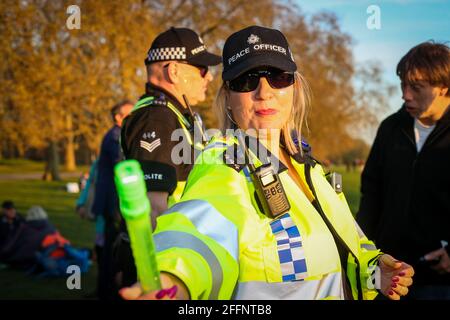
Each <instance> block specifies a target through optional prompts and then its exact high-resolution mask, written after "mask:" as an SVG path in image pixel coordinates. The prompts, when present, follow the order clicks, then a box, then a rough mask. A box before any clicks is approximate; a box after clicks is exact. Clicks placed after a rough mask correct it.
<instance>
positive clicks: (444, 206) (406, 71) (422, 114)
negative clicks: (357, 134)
mask: <svg viewBox="0 0 450 320" xmlns="http://www.w3.org/2000/svg"><path fill="white" fill-rule="evenodd" d="M397 75H398V76H399V78H400V80H401V89H402V94H403V96H402V98H403V100H404V104H403V106H402V107H401V109H400V110H399V111H397V112H396V113H394V114H392V115H391V116H389V117H388V118H387V119H385V120H384V121H383V122H382V123H381V125H380V127H379V129H378V132H377V135H376V137H375V141H374V143H373V145H372V149H371V151H370V154H369V157H368V160H367V162H366V165H365V168H364V171H363V173H362V177H361V193H362V198H361V203H360V208H359V212H358V214H357V221H358V223H359V224H360V226H361V228H362V229H363V230H364V232H365V233H366V234H367V235H368V236H369V237H370V238H372V239H374V240H375V242H376V244H377V246H378V247H379V248H381V250H385V251H388V252H391V253H392V254H394V255H395V256H396V257H397V258H399V259H402V260H406V261H410V262H411V264H412V265H413V267H414V269H415V270H416V276H415V280H414V285H413V286H412V287H411V293H410V295H409V297H410V298H411V299H447V300H449V299H450V258H449V252H450V250H449V246H448V242H449V241H450V170H449V164H450V112H449V109H450V49H449V47H448V46H447V45H445V44H439V43H434V42H424V43H421V44H419V45H417V46H415V47H414V48H412V49H411V50H409V52H408V53H407V54H406V55H405V56H404V57H403V58H402V59H401V60H400V62H399V63H398V65H397Z"/></svg>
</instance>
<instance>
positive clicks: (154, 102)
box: [132, 96, 204, 208]
mask: <svg viewBox="0 0 450 320" xmlns="http://www.w3.org/2000/svg"><path fill="white" fill-rule="evenodd" d="M161 105H164V106H166V107H167V108H169V109H170V110H171V111H172V112H173V113H174V114H175V115H176V117H177V120H178V123H179V124H180V125H181V128H182V129H183V132H184V134H185V136H186V139H187V141H188V142H189V144H190V145H191V146H194V148H196V149H197V150H203V147H204V146H203V145H202V144H201V143H196V144H194V142H193V137H192V135H191V131H192V130H193V128H192V124H191V123H190V122H189V121H188V120H187V119H186V117H185V116H184V115H183V114H182V113H181V112H180V111H179V110H178V109H177V107H175V106H174V105H173V104H172V103H171V102H170V101H168V100H161V99H157V98H156V97H154V96H147V97H145V98H142V99H141V100H139V101H138V102H137V103H136V104H135V106H134V107H133V110H132V112H136V111H137V110H139V109H141V108H144V107H152V106H161ZM185 185H186V181H178V182H177V187H176V188H175V190H174V192H173V193H172V194H171V195H170V196H169V198H168V202H167V205H168V207H169V208H170V207H171V206H172V205H174V204H175V203H177V202H178V201H179V200H180V198H181V195H182V193H183V190H184V187H185Z"/></svg>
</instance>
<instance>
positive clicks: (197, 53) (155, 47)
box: [122, 27, 221, 222]
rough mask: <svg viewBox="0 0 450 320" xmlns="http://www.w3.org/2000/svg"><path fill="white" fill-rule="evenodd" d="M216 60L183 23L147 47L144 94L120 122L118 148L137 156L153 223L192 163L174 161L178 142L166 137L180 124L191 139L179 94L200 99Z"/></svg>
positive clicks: (173, 197)
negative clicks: (120, 146) (120, 147)
mask: <svg viewBox="0 0 450 320" xmlns="http://www.w3.org/2000/svg"><path fill="white" fill-rule="evenodd" d="M220 62H221V58H220V57H219V56H216V55H214V54H211V53H209V52H208V51H207V50H206V47H205V45H204V44H203V41H202V39H201V38H200V37H199V36H198V35H197V34H196V33H195V32H194V31H192V30H190V29H186V28H174V27H172V28H170V29H169V30H167V31H165V32H163V33H161V34H160V35H158V36H157V37H156V39H155V40H154V41H153V43H152V45H151V48H150V50H149V51H148V56H147V58H146V59H145V64H146V66H147V74H148V82H147V84H146V93H145V94H144V95H143V96H142V97H141V99H140V100H139V101H138V103H137V104H136V105H135V108H134V110H133V112H132V114H131V115H130V116H129V117H128V119H126V121H125V123H124V126H123V129H122V149H123V151H124V155H125V157H126V158H127V159H136V160H138V161H139V162H140V164H141V166H142V169H143V171H144V176H145V180H146V183H147V191H148V196H149V199H150V203H151V206H152V220H153V222H154V221H155V219H156V216H157V215H158V214H159V213H161V212H163V211H164V210H166V209H167V207H168V206H170V205H172V204H173V203H174V202H176V200H177V199H178V198H179V197H180V195H181V192H182V191H183V187H184V183H183V182H184V181H185V180H186V178H187V175H188V173H189V171H190V169H191V166H192V162H193V158H192V157H189V158H190V159H189V160H188V161H184V162H183V163H181V164H176V163H178V161H176V159H173V157H172V154H173V152H172V149H173V148H174V147H175V146H176V145H177V144H178V143H179V141H172V139H171V136H172V133H173V131H174V130H177V129H182V130H181V132H184V133H185V134H186V135H187V137H182V138H184V139H182V140H184V141H190V142H192V141H193V137H189V135H191V133H192V128H193V120H192V118H191V114H190V113H189V109H188V107H187V106H186V103H185V102H184V99H183V95H184V96H186V98H187V100H188V101H189V103H190V104H191V105H195V104H197V103H198V102H201V101H204V100H205V97H206V96H205V92H206V88H207V85H208V83H209V82H210V81H211V80H212V75H211V73H210V72H208V66H214V65H217V64H219V63H220ZM192 148H193V146H192ZM192 150H193V149H192ZM191 154H192V155H193V154H194V152H192V153H191ZM184 159H186V158H185V157H184ZM174 160H175V161H174ZM186 162H187V163H186Z"/></svg>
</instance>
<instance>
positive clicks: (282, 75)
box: [267, 71, 294, 89]
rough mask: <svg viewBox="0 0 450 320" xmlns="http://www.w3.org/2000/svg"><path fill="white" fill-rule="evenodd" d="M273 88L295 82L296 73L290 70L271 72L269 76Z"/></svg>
mask: <svg viewBox="0 0 450 320" xmlns="http://www.w3.org/2000/svg"><path fill="white" fill-rule="evenodd" d="M267 80H268V81H269V84H270V86H271V87H272V88H275V89H282V88H286V87H289V86H290V85H292V84H293V83H294V74H293V73H289V72H281V71H280V72H271V73H270V74H269V76H268V77H267Z"/></svg>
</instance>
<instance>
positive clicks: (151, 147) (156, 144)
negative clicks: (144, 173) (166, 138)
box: [141, 138, 161, 152]
mask: <svg viewBox="0 0 450 320" xmlns="http://www.w3.org/2000/svg"><path fill="white" fill-rule="evenodd" d="M160 145H161V139H160V138H158V139H156V140H155V141H153V142H152V143H148V142H147V141H144V140H141V148H143V149H145V150H147V151H148V152H152V151H153V150H155V149H156V148H158V147H159V146H160Z"/></svg>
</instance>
